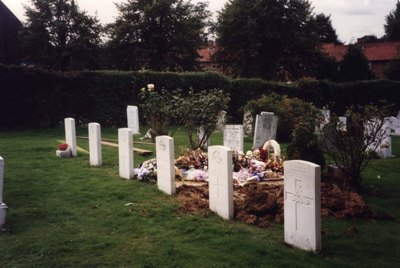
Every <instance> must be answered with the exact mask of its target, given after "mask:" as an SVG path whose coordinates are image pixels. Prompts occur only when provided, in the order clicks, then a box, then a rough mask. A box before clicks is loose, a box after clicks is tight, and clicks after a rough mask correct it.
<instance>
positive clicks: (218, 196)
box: [208, 146, 234, 220]
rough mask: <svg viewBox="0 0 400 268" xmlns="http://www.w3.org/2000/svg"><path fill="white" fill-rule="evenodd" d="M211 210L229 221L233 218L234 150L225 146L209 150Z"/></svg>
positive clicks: (213, 147)
mask: <svg viewBox="0 0 400 268" xmlns="http://www.w3.org/2000/svg"><path fill="white" fill-rule="evenodd" d="M208 172H209V173H208V186H209V198H210V209H211V210H212V211H214V212H215V213H217V214H218V215H219V216H221V217H222V218H223V219H226V220H229V219H232V218H233V212H234V211H233V168H232V150H231V149H229V148H227V147H224V146H210V147H209V148H208Z"/></svg>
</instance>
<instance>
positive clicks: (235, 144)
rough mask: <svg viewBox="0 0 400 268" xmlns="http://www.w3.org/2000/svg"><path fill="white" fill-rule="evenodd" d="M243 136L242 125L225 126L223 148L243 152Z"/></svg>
mask: <svg viewBox="0 0 400 268" xmlns="http://www.w3.org/2000/svg"><path fill="white" fill-rule="evenodd" d="M243 136H244V133H243V126H242V125H226V126H225V127H224V146H225V147H228V148H231V149H232V150H235V151H240V152H243V150H244V148H243Z"/></svg>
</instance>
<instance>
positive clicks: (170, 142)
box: [156, 136, 175, 195]
mask: <svg viewBox="0 0 400 268" xmlns="http://www.w3.org/2000/svg"><path fill="white" fill-rule="evenodd" d="M156 154H157V156H156V157H157V186H158V189H160V190H161V191H163V192H165V193H166V194H169V195H173V194H175V166H174V155H175V152H174V139H173V138H171V137H169V136H158V137H156Z"/></svg>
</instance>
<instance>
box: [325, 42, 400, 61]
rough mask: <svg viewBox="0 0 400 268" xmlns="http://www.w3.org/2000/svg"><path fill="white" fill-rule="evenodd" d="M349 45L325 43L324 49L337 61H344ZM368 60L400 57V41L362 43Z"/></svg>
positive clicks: (396, 58) (387, 59)
mask: <svg viewBox="0 0 400 268" xmlns="http://www.w3.org/2000/svg"><path fill="white" fill-rule="evenodd" d="M348 47H349V46H348V45H335V44H333V43H329V44H323V45H322V50H323V51H324V52H325V53H327V54H328V55H329V56H331V57H333V58H335V60H336V61H342V60H343V57H344V55H345V54H346V52H347V49H348ZM362 48H363V51H364V55H365V56H366V57H367V59H368V61H390V60H399V59H400V42H383V43H368V44H363V45H362Z"/></svg>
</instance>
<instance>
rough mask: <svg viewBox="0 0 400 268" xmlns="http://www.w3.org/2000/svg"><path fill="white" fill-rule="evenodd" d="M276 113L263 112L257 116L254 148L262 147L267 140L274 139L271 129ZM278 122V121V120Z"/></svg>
mask: <svg viewBox="0 0 400 268" xmlns="http://www.w3.org/2000/svg"><path fill="white" fill-rule="evenodd" d="M273 121H274V114H273V113H267V112H262V113H261V114H258V115H257V116H256V125H255V128H254V139H253V148H254V149H256V148H260V147H261V146H263V144H264V143H265V142H266V141H267V140H273V139H274V138H273V137H272V135H271V130H272V127H273ZM276 123H277V122H276Z"/></svg>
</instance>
